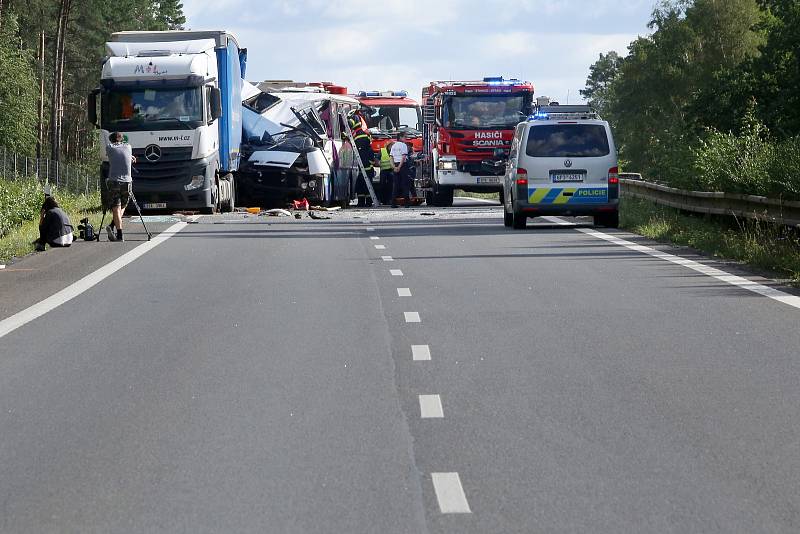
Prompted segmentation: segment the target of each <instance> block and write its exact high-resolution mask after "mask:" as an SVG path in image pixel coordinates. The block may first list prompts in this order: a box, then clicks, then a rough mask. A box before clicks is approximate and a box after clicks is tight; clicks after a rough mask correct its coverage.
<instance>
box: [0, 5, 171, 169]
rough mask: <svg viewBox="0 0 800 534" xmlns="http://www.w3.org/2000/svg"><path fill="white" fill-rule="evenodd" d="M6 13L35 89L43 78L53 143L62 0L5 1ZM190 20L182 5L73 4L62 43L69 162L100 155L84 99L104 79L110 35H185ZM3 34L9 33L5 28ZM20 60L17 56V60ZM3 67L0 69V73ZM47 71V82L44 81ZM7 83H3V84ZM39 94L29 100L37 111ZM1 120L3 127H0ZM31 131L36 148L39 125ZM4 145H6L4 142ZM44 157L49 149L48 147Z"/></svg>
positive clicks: (64, 142)
mask: <svg viewBox="0 0 800 534" xmlns="http://www.w3.org/2000/svg"><path fill="white" fill-rule="evenodd" d="M3 2H4V3H3V11H4V13H13V14H14V15H16V17H17V19H18V21H19V36H18V38H17V39H16V40H15V42H16V46H17V49H19V46H20V43H21V45H22V52H23V54H22V55H23V56H24V58H25V62H26V64H27V70H28V73H29V74H31V75H34V76H35V77H36V80H35V82H36V83H35V84H34V87H36V84H37V83H40V82H41V81H42V80H41V78H42V77H43V78H44V95H45V98H44V100H45V102H44V107H45V110H44V114H43V115H44V121H43V122H44V124H43V130H44V135H43V137H44V139H45V140H47V139H49V138H50V134H49V132H50V128H51V125H50V121H49V117H50V115H51V108H52V106H53V102H52V101H51V100H52V94H53V90H52V89H53V84H54V83H55V81H56V79H55V78H54V73H55V72H56V68H55V64H54V62H53V59H54V58H53V53H52V51H53V49H54V40H55V38H56V33H57V32H56V30H57V23H58V14H59V7H60V4H61V1H60V0H3ZM185 22H186V19H185V17H184V15H183V5H182V3H181V2H180V1H179V0H114V1H108V0H74V1H73V2H72V9H71V10H70V16H69V20H68V26H67V32H66V36H65V42H64V50H65V52H64V77H63V84H64V88H63V98H64V105H63V124H62V128H61V129H62V135H61V139H60V142H59V145H60V146H59V150H60V153H61V154H62V157H63V159H66V160H69V161H87V160H91V159H92V158H93V157H94V155H95V152H96V150H94V149H93V145H94V143H95V142H96V141H95V138H96V135H95V132H94V130H93V127H92V126H91V125H89V124H88V123H87V122H86V97H87V94H88V92H89V91H91V89H93V88H94V87H96V86H97V84H98V83H99V79H100V62H101V60H102V58H103V56H104V55H105V45H104V43H105V42H106V41H108V40H109V38H110V37H111V34H112V33H114V32H117V31H125V30H171V29H182V28H183V25H184V24H185ZM3 30H4V31H5V28H3ZM42 32H44V36H45V42H46V45H45V54H44V69H40V67H39V65H38V63H37V54H38V50H39V40H40V38H41V34H42ZM18 55H19V54H18ZM4 68H5V62H4V61H3V62H2V63H0V70H2V69H4ZM42 71H43V76H42ZM3 81H4V80H0V84H2V83H3ZM38 94H39V90H38V89H35V94H34V95H33V97H32V98H31V99H30V101H31V103H32V104H33V105H34V107H35V105H36V103H37V100H38ZM2 120H3V119H2V117H0V121H2ZM26 128H28V129H29V130H30V134H31V135H32V136H33V139H34V143H35V139H36V137H37V127H36V122H34V124H33V127H32V128H31V127H30V125H29V124H26ZM0 144H2V140H0ZM42 152H43V154H49V153H50V149H49V148H48V147H44V150H43V151H42Z"/></svg>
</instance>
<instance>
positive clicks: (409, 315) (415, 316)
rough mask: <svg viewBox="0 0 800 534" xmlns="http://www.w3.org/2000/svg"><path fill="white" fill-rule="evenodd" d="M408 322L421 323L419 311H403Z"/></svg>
mask: <svg viewBox="0 0 800 534" xmlns="http://www.w3.org/2000/svg"><path fill="white" fill-rule="evenodd" d="M403 316H404V317H405V318H406V322H407V323H421V322H422V319H420V317H419V312H403Z"/></svg>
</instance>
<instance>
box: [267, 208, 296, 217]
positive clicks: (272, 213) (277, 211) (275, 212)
mask: <svg viewBox="0 0 800 534" xmlns="http://www.w3.org/2000/svg"><path fill="white" fill-rule="evenodd" d="M259 215H266V216H267V217H291V216H292V213H291V212H290V211H289V210H284V209H281V208H273V209H271V210H266V211H262V212H261V213H259Z"/></svg>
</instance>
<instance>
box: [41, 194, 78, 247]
mask: <svg viewBox="0 0 800 534" xmlns="http://www.w3.org/2000/svg"><path fill="white" fill-rule="evenodd" d="M72 231H73V228H72V224H71V223H70V222H69V217H68V216H67V214H66V213H64V210H62V209H61V208H60V207H59V206H58V202H56V199H55V198H53V197H51V196H47V197H45V199H44V203H43V204H42V211H41V215H40V217H39V239H37V240H36V241H34V244H35V245H36V250H37V251H39V252H41V251H43V250H44V248H45V245H46V244H47V245H50V246H51V247H68V246H70V245H71V244H72V240H73V236H72Z"/></svg>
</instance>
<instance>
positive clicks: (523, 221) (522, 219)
mask: <svg viewBox="0 0 800 534" xmlns="http://www.w3.org/2000/svg"><path fill="white" fill-rule="evenodd" d="M511 218H512V220H511V226H513V227H514V230H524V229H525V227H526V226H527V225H528V218H527V217H526V216H525V215H524V214H523V213H521V212H517V211H514V212H512V213H511Z"/></svg>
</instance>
